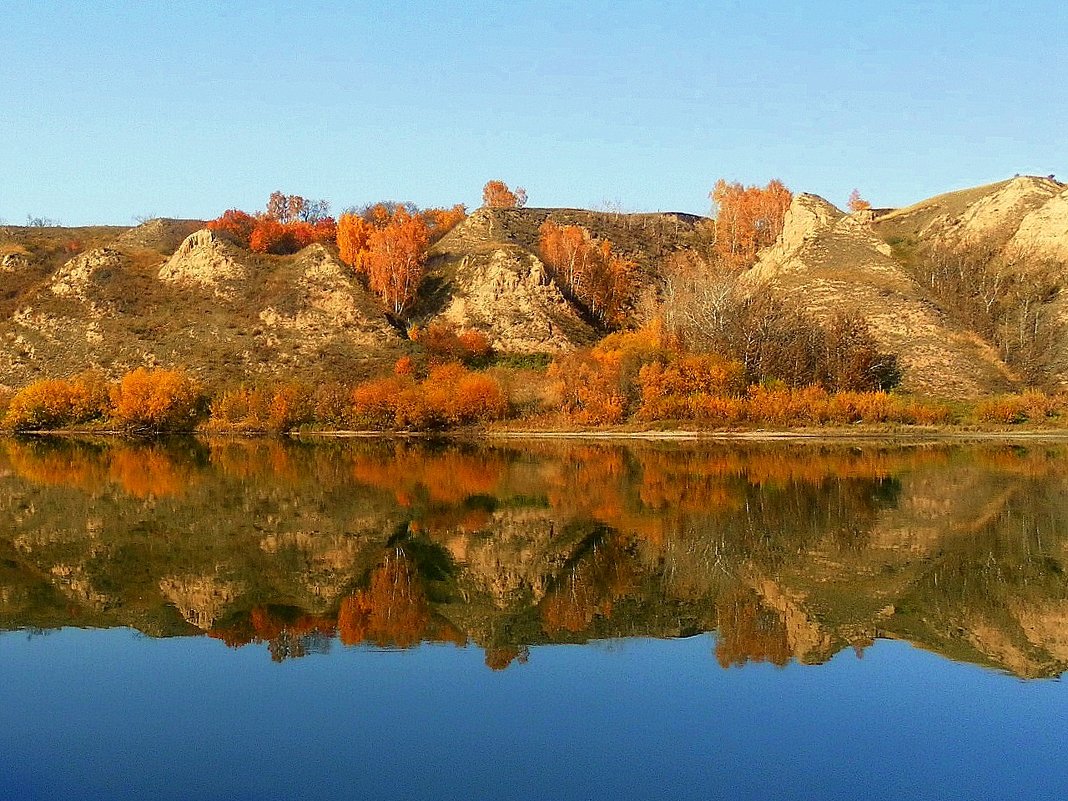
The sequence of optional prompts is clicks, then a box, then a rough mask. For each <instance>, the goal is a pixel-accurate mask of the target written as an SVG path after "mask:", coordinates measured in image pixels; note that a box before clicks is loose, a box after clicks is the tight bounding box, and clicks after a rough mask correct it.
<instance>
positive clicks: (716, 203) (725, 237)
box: [709, 178, 793, 269]
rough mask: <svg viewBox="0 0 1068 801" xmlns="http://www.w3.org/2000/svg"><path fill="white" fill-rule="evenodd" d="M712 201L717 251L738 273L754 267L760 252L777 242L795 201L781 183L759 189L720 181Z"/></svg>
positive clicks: (713, 193)
mask: <svg viewBox="0 0 1068 801" xmlns="http://www.w3.org/2000/svg"><path fill="white" fill-rule="evenodd" d="M709 197H711V199H712V204H713V213H714V217H715V226H714V232H715V242H714V250H715V252H716V254H717V255H718V256H719V257H720V259H722V260H723V262H724V263H725V264H726V265H727V266H728V267H731V268H738V269H741V268H745V267H750V266H752V265H753V264H754V263H755V262H756V257H757V253H758V252H759V251H760V249H761V248H764V247H767V246H768V245H771V244H772V243H773V242H775V239H776V238H777V237H778V236H779V234H780V233H781V232H782V225H783V220H784V219H785V217H786V210H787V209H788V208H789V207H790V201H791V200H793V194H792V193H791V192H790V190H789V189H787V188H786V187H785V186H784V185H783V183H782V181H779V180H777V179H776V180H772V181H769V182H768V184H767V186H764V187H759V186H743V185H742V184H740V183H737V182H734V183H729V182H727V181H726V180H724V179H723V178H720V179H719V180H718V181H716V186H715V187H714V188H713V189H712V191H711V192H710V193H709Z"/></svg>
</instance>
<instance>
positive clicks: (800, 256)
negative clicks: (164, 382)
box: [0, 177, 1068, 398]
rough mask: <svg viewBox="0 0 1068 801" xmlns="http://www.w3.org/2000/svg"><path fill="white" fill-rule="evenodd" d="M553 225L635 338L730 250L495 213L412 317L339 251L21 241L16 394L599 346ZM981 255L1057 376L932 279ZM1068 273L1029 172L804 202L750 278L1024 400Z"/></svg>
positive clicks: (14, 288) (201, 236)
mask: <svg viewBox="0 0 1068 801" xmlns="http://www.w3.org/2000/svg"><path fill="white" fill-rule="evenodd" d="M546 220H549V221H551V222H553V223H555V224H556V225H560V226H563V225H575V226H580V227H581V228H582V229H584V230H585V231H587V232H588V234H589V236H591V237H592V238H593V240H594V241H597V242H610V243H611V244H612V247H613V249H614V252H618V253H619V254H621V255H622V257H625V258H626V259H627V260H629V262H630V263H632V264H633V266H634V270H633V275H632V279H633V281H632V287H631V291H630V295H629V298H628V300H627V301H626V303H625V307H624V308H625V312H626V315H625V319H624V322H623V325H624V326H638V325H641V324H643V323H645V322H647V321H649V320H652V319H654V318H656V317H658V316H663V315H665V313H666V312H667V309H666V307H665V306H664V304H665V303H669V302H670V301H671V298H670V297H669V296H668V294H669V293H667V292H666V290H667V289H668V287H669V282H668V281H667V279H666V275H667V274H668V272H669V270H670V269H677V267H673V266H672V265H677V264H678V263H680V261H679V259H678V255H679V254H683V255H685V254H687V253H691V254H694V255H695V257H696V256H700V257H705V256H707V255H708V254H709V253H711V252H712V249H713V247H714V238H715V229H714V227H713V226H712V225H711V222H710V221H709V220H707V219H704V218H699V217H694V216H691V215H683V214H620V213H612V212H595V211H583V210H576V209H538V208H523V209H513V208H484V209H480V210H478V211H476V212H474V213H472V214H471V215H469V216H468V217H467V218H466V219H464V220H463V221H462V222H460V223H459V225H456V227H454V228H453V229H452V230H451V231H449V233H447V234H446V235H445V236H444V237H443V238H441V239H440V240H439V241H437V242H436V243H435V244H433V245H432V246H431V247H430V250H429V253H428V259H427V263H426V274H425V276H424V278H423V281H422V284H421V286H420V289H419V293H418V295H417V297H416V300H415V302H414V303H413V304H412V305H411V307H410V308H408V309H406V310H405V312H404V315H403V316H402V318H401V319H397V318H396V317H394V316H392V315H391V314H388V313H387V309H386V308H385V307H384V305H383V303H382V302H381V301H380V300H379V299H377V298H376V297H375V296H374V295H373V294H372V293H371V292H370V291H369V290H368V289H367V285H366V280H365V279H364V278H362V277H360V276H357V275H356V274H355V273H354V271H353V270H352V269H351V268H349V267H348V266H347V265H346V264H344V263H343V262H342V261H341V260H340V259H339V257H338V253H337V250H336V249H335V248H334V247H333V246H332V245H318V244H317V245H311V246H309V247H306V248H305V249H303V250H301V251H300V252H298V253H295V254H293V255H290V256H270V255H263V254H257V253H252V252H250V251H249V250H247V249H245V248H243V247H240V246H238V245H237V244H235V243H234V242H233V241H232V240H231V239H229V238H227V237H226V236H223V235H221V234H218V233H213V232H211V231H208V230H206V229H204V227H203V224H202V223H200V222H198V221H192V220H153V221H149V222H147V223H145V224H143V225H140V226H138V227H135V228H130V229H127V228H116V227H97V228H79V229H74V228H68V229H59V228H17V227H5V228H0V386H3V385H6V386H9V387H17V386H22V385H25V384H27V383H29V382H31V381H34V380H37V379H40V378H44V377H56V376H60V377H66V376H70V375H72V374H75V373H78V372H81V371H83V370H85V369H88V368H95V369H98V370H100V371H102V372H103V373H105V374H107V375H109V376H115V375H118V374H120V373H122V372H125V371H127V370H130V369H132V368H135V367H138V366H156V365H159V366H166V367H175V366H180V367H185V368H187V369H189V370H191V371H192V372H193V373H194V374H196V375H197V376H198V377H200V378H202V379H206V380H207V381H208V382H209V383H223V384H225V383H233V382H236V381H239V380H243V379H247V378H253V379H255V378H257V377H265V378H271V377H286V378H301V379H304V380H308V381H312V382H314V381H319V380H325V379H329V380H339V381H349V382H351V381H353V380H357V379H360V378H363V377H366V376H368V375H372V374H380V373H382V372H384V371H387V370H389V369H390V368H391V367H392V365H393V363H394V362H395V361H396V360H397V359H398V358H399V357H401V356H403V355H405V354H406V353H411V352H412V343H411V342H409V341H408V338H407V334H406V332H405V328H406V327H407V326H410V325H412V324H417V325H419V326H423V327H425V326H426V325H427V324H429V323H431V322H433V321H435V320H443V321H448V322H450V323H452V324H453V325H454V326H455V327H457V328H460V329H465V328H470V329H477V330H479V331H482V332H483V333H484V334H486V337H487V339H488V340H489V342H490V344H491V345H492V347H493V348H494V350H496V351H497V352H498V353H518V354H532V353H536V354H553V353H560V352H566V351H568V350H571V349H573V348H575V347H579V346H586V345H590V344H592V343H594V342H595V341H596V340H598V339H599V338H600V337H602V336H603V335H604V334H605V333H606V331H607V329H606V327H605V324H604V323H603V322H599V321H598V320H597V319H595V318H594V317H593V316H592V315H591V314H590V313H589V310H588V309H586V308H584V307H583V306H582V304H581V303H580V302H577V300H576V298H575V297H572V296H571V295H570V294H569V293H568V291H567V288H566V287H564V286H563V285H562V284H561V282H560V281H559V280H558V279H554V275H553V271H552V268H550V267H549V266H547V264H546V263H545V262H544V261H543V259H542V256H541V253H540V251H539V228H540V226H541V225H542V224H543V223H544V222H545V221H546ZM978 246H981V247H982V248H985V249H986V250H985V252H986V253H987V255H988V257H989V258H990V259H993V261H991V262H990V263H991V264H993V265H994V266H993V268H991V269H995V270H997V271H999V272H998V276H1001V277H1005V276H1008V277H1011V278H1012V281H1014V282H1015V285H1016V286H1017V287H1019V286H1021V285H1026V284H1027V282H1028V281H1029V280H1031V279H1032V277H1033V278H1034V281H1035V282H1036V285H1037V283H1038V282H1039V281H1040V280H1041V281H1042V282H1044V283H1042V287H1043V290H1042V291H1043V293H1044V294H1042V296H1041V297H1039V298H1037V300H1035V299H1027V302H1028V303H1030V304H1032V305H1031V306H1030V307H1029V308H1028V311H1027V314H1029V315H1030V316H1025V317H1021V318H1020V326H1023V327H1025V326H1024V324H1025V323H1026V324H1027V325H1031V324H1034V325H1035V326H1037V325H1039V323H1041V324H1042V325H1043V326H1044V329H1043V330H1044V331H1047V332H1050V333H1049V336H1048V342H1046V341H1043V343H1042V344H1041V347H1042V348H1044V349H1045V350H1047V351H1049V353H1050V354H1051V355H1050V357H1049V358H1048V359H1046V360H1045V361H1044V362H1043V364H1042V370H1041V371H1036V370H1035V369H1032V370H1031V371H1030V372H1028V371H1027V370H1025V369H1023V368H1022V367H1021V365H1020V364H1019V363H1018V362H1017V361H1014V359H1013V355H1014V354H1013V353H1012V352H1010V351H1011V349H1010V348H1008V347H1007V346H1006V345H1005V342H1004V341H1003V340H1004V337H1002V339H997V338H996V337H995V336H994V335H993V334H992V333H991V330H990V326H989V325H987V326H986V327H984V326H982V325H978V324H975V325H973V324H970V321H969V320H968V319H967V318H966V315H965V316H963V317H962V315H961V313H960V311H959V310H956V312H955V311H954V309H950V308H948V306H947V303H946V298H945V293H944V292H943V293H942V294H941V295H940V294H939V293H938V292H937V291H934V290H933V289H932V287H931V286H930V285H929V284H928V283H927V282H925V280H924V278H923V275H921V274H920V271H918V270H917V268H916V263H917V260H918V259H919V258H921V256H920V255H919V254H923V253H925V252H927V250H930V249H931V248H943V249H952V248H967V247H978ZM925 249H926V250H925ZM990 254H993V255H990ZM698 262H699V259H697V258H695V259H694V260H693V262H692V263H695V264H696V263H698ZM1050 276H1053V278H1050ZM1066 278H1068V188H1066V187H1065V186H1064V185H1063V184H1060V183H1058V182H1056V181H1054V180H1052V179H1048V178H1031V177H1018V178H1014V179H1012V180H1009V181H1003V182H1001V183H997V184H991V185H988V186H983V187H978V188H975V189H969V190H963V191H959V192H952V193H948V194H945V195H940V196H937V197H934V198H930V199H929V200H925V201H922V202H920V203H918V204H915V205H913V206H910V207H908V208H904V209H898V210H889V211H888V210H879V211H875V212H872V211H870V210H863V211H859V212H856V213H853V214H847V213H844V212H842V211H841V210H839V209H837V208H836V207H834V206H833V205H832V204H830V203H828V202H827V201H825V200H823V199H821V198H819V197H816V196H814V195H806V194H799V195H797V196H795V198H794V200H793V203H792V205H791V206H790V208H789V210H788V212H787V214H786V219H785V224H784V226H783V230H782V234H781V236H779V238H778V240H777V241H776V242H775V244H774V245H772V246H771V247H768V248H766V249H765V250H764V251H763V252H762V253H761V254H760V256H759V259H758V261H757V264H756V265H755V266H754V267H752V269H750V270H748V271H747V272H746V273H745V274H744V276H743V277H742V279H741V283H742V285H744V286H745V287H746V289H747V291H748V292H749V293H751V294H752V295H771V296H777V297H785V298H790V299H793V300H795V301H796V302H797V304H798V306H800V308H801V309H803V310H804V311H805V312H806V313H807V314H808V315H810V316H811V317H812V318H814V319H816V320H823V321H826V320H828V319H829V318H830V317H832V316H833V315H836V314H839V313H841V312H847V313H851V314H853V315H855V316H857V317H859V318H861V319H863V320H864V321H865V322H866V323H867V325H868V326H869V328H870V329H871V332H872V334H873V335H874V336H875V338H876V341H877V342H878V345H879V347H880V348H881V349H883V350H885V351H886V352H887V353H890V354H893V355H895V356H896V357H897V359H898V364H899V365H900V367H901V368H902V386H903V388H904V389H906V390H911V391H914V392H918V393H922V394H931V395H940V396H947V397H962V398H968V397H976V396H980V395H984V394H988V393H994V392H1002V391H1007V390H1012V389H1019V388H1021V387H1024V386H1026V385H1028V384H1029V383H1031V382H1033V381H1034V380H1035V376H1036V375H1038V374H1039V372H1041V376H1040V377H1042V379H1043V383H1044V384H1045V385H1046V386H1056V385H1059V384H1064V383H1066V382H1068V334H1064V333H1062V332H1068V295H1064V294H1063V293H1062V292H1061V291H1060V288H1061V283H1062V282H1063V280H1065V279H1066ZM997 280H1001V278H1000V277H998V278H997ZM1014 319H1015V318H1014ZM1010 322H1012V321H1010ZM1001 325H1002V328H1004V327H1005V326H1007V325H1009V323H1005V322H1003V323H1002V324H1001ZM1002 333H1004V332H1002ZM1032 350H1034V347H1033V348H1032Z"/></svg>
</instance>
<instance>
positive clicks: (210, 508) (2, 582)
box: [0, 440, 1068, 676]
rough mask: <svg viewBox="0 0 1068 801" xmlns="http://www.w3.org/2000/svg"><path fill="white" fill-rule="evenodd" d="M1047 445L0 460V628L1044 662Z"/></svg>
mask: <svg viewBox="0 0 1068 801" xmlns="http://www.w3.org/2000/svg"><path fill="white" fill-rule="evenodd" d="M1064 456H1065V450H1064V449H1062V448H1053V449H1050V448H1047V447H1039V448H1034V449H1030V450H1024V449H1015V448H1006V447H976V448H951V447H934V446H927V447H916V448H898V449H894V448H886V447H879V446H871V447H864V448H857V447H838V446H833V447H832V446H805V447H798V446H791V447H784V446H781V445H757V446H745V447H737V446H723V445H678V444H674V445H654V444H637V445H632V446H622V445H596V444H589V443H583V444H578V445H575V444H567V443H552V442H545V441H539V442H536V443H522V444H521V445H510V446H507V447H490V448H475V447H473V446H461V445H456V444H450V445H440V444H438V445H435V444H419V443H410V442H396V441H368V442H362V441H359V442H353V441H345V442H328V443H323V444H320V445H314V446H312V445H306V444H300V443H282V442H278V441H259V440H256V441H230V440H227V441H221V440H220V441H208V442H201V441H197V440H174V441H166V442H157V443H152V444H143V443H129V442H114V441H94V442H78V441H71V440H57V441H49V440H30V441H21V440H6V441H0V625H3V626H4V627H7V628H15V627H26V628H52V627H57V626H61V625H87V626H113V625H125V626H134V627H136V628H138V629H140V630H142V631H145V632H147V633H150V634H153V635H176V634H191V633H197V632H207V633H209V634H211V635H212V636H214V637H218V638H219V639H221V640H223V641H225V642H227V643H229V644H231V645H234V646H238V645H243V644H247V643H254V642H261V643H267V644H268V645H269V647H270V650H271V654H272V656H273V657H274V658H279V659H280V658H286V657H292V656H299V655H301V654H303V653H308V652H311V651H317V650H323V649H324V648H327V647H329V644H330V642H331V641H332V640H333V639H334V638H339V639H340V641H341V643H342V644H347V645H351V644H357V643H367V644H369V645H374V646H379V647H408V646H411V645H413V644H415V643H418V642H422V641H427V640H431V641H439V642H453V643H457V644H462V643H465V642H467V641H468V640H473V641H474V642H476V643H478V644H479V645H481V646H482V647H483V648H485V649H486V652H487V657H486V659H487V664H490V665H491V666H493V667H498V668H499V667H502V666H504V665H506V664H508V662H510V661H511V660H513V659H523V658H525V654H526V648H527V647H528V646H530V645H534V644H538V643H544V642H558V641H566V642H580V641H585V640H588V639H591V638H602V637H618V636H631V635H644V636H680V635H686V634H691V633H694V632H698V631H708V630H713V629H717V630H718V631H719V634H720V637H719V640H718V645H717V649H716V657H717V659H718V660H719V662H720V663H721V664H723V665H724V666H729V665H740V664H744V663H745V662H747V661H750V660H762V661H768V662H772V663H774V664H783V663H785V662H786V661H787V660H789V659H791V658H792V659H797V660H799V661H802V662H806V663H819V662H823V661H825V660H826V659H828V658H829V657H830V656H831V655H832V654H834V653H835V652H836V651H838V650H840V649H841V648H843V647H847V646H851V647H854V648H856V649H858V651H859V650H863V648H864V647H866V646H867V645H868V644H870V643H871V642H872V641H873V640H874V638H876V637H898V638H905V639H908V640H911V641H912V642H914V643H916V644H917V645H920V646H921V647H926V648H931V649H933V650H936V651H939V652H940V653H943V654H945V655H947V656H950V657H952V658H955V659H964V660H969V661H974V662H978V663H981V664H986V665H991V666H996V667H999V668H1002V669H1005V670H1009V671H1012V672H1013V673H1016V674H1018V675H1022V676H1048V675H1056V674H1059V673H1061V672H1063V671H1064V670H1065V669H1066V667H1068V585H1066V582H1065V578H1064V573H1063V571H1064V569H1065V566H1066V564H1068V529H1066V521H1065V503H1064V495H1065V490H1066V487H1068V481H1066V479H1068V467H1065V462H1064Z"/></svg>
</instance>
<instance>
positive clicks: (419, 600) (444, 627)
mask: <svg viewBox="0 0 1068 801" xmlns="http://www.w3.org/2000/svg"><path fill="white" fill-rule="evenodd" d="M337 627H338V634H339V635H340V638H341V642H343V643H344V644H345V645H357V644H359V643H364V642H367V643H372V644H374V645H377V646H379V647H383V648H384V647H394V648H410V647H412V646H413V645H417V644H418V643H419V642H421V641H422V640H439V641H448V642H455V643H457V644H460V645H462V644H464V643H466V642H467V638H466V637H465V636H464V635H463V633H462V632H460V631H458V630H457V629H456V628H455V627H454V626H452V625H451V624H449V623H448V622H447V621H444V620H442V619H440V618H436V617H435V616H434V615H432V613H431V609H430V599H429V597H428V595H427V588H426V584H425V581H424V579H423V577H422V576H421V575H420V572H419V569H418V566H417V563H416V560H415V558H413V556H412V554H410V553H409V550H408V549H407V548H406V547H405V546H403V545H399V544H398V545H393V546H390V548H389V549H387V551H386V554H385V556H384V557H383V559H382V561H381V562H380V563H379V565H378V566H377V567H376V568H375V569H374V570H372V571H371V575H370V577H369V579H368V583H367V587H366V589H362V590H358V591H356V592H354V593H353V594H352V595H350V596H349V597H348V598H346V599H345V600H343V601H342V602H341V609H340V610H339V611H338V618H337Z"/></svg>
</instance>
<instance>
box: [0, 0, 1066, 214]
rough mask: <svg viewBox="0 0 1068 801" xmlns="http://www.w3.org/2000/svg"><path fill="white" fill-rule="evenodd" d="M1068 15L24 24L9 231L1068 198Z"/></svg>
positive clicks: (15, 86)
mask: <svg viewBox="0 0 1068 801" xmlns="http://www.w3.org/2000/svg"><path fill="white" fill-rule="evenodd" d="M1066 37H1068V4H1066V3H1064V2H1063V0H1060V1H1058V0H1049V1H1048V2H1046V0H1029V1H1028V2H1025V3H1014V2H1005V3H997V2H993V1H992V0H991V1H990V2H968V0H958V1H957V2H944V3H934V2H929V3H921V2H889V1H888V2H882V3H870V2H860V1H859V0H854V2H848V3H836V2H799V1H797V0H792V1H791V0H780V2H759V1H758V0H737V2H709V3H696V2H637V1H635V2H627V1H626V0H608V1H607V2H555V1H554V0H540V1H539V2H519V1H518V0H496V1H495V2H485V3H476V2H435V3H432V4H431V3H420V2H408V3H398V2H385V0H380V1H379V2H315V1H314V0H312V1H311V2H303V3H268V2H259V3H243V2H229V3H206V2H205V3H198V2H178V1H177V0H171V1H170V2H148V1H147V0H142V1H140V2H119V0H79V1H76V0H72V2H64V3H61V2H45V1H44V0H0V142H2V143H3V146H2V147H0V218H3V219H6V220H7V221H8V222H9V223H23V222H25V219H26V216H27V214H32V215H35V216H46V217H51V218H55V219H58V220H60V221H62V222H63V223H66V224H69V225H78V224H87V223H115V224H128V223H130V222H131V219H132V218H133V217H135V216H143V215H161V216H183V217H201V218H206V217H213V216H215V215H217V214H218V213H220V212H221V211H223V210H224V209H226V208H230V207H235V206H236V207H240V208H245V209H248V210H253V209H257V208H261V207H262V206H263V204H264V202H265V200H266V197H267V195H268V194H269V193H270V192H271V191H272V190H274V189H281V190H283V191H284V192H287V193H297V194H302V195H305V196H308V197H315V198H318V197H324V198H327V199H329V200H330V201H331V202H332V203H333V204H334V208H335V209H338V208H342V207H345V206H350V205H362V204H363V203H366V202H370V201H376V200H382V199H397V200H411V201H414V202H415V203H417V204H419V205H420V206H433V205H451V204H453V203H457V202H462V203H466V204H467V205H468V206H469V207H475V206H477V205H479V202H480V197H481V187H482V184H483V183H485V181H486V180H488V179H490V178H501V179H503V180H505V181H507V182H508V183H509V184H511V185H513V186H514V185H517V184H518V185H521V186H525V187H526V188H527V190H528V192H529V195H530V205H534V206H586V207H598V206H603V205H604V204H605V203H606V202H607V203H611V204H613V205H617V206H619V207H621V208H623V209H624V210H633V211H641V210H658V209H660V210H679V211H691V212H697V213H707V211H708V198H707V195H708V192H709V190H710V189H711V187H712V185H713V184H714V183H715V181H716V179H717V178H719V177H726V178H729V179H733V180H740V181H743V182H745V183H764V182H766V181H767V180H768V179H770V178H774V177H778V178H781V179H782V180H784V181H785V182H786V184H787V185H788V186H790V187H791V188H792V189H794V190H795V191H807V192H814V193H816V194H819V195H823V196H825V197H827V198H828V199H830V200H832V201H833V202H835V203H837V204H838V205H843V204H844V203H845V201H846V198H847V196H848V194H849V191H850V189H852V188H853V187H854V186H855V187H859V188H860V190H861V192H862V194H863V195H864V196H865V197H867V198H868V199H869V200H871V201H872V202H873V203H874V204H875V205H877V206H883V205H885V206H894V205H904V204H907V203H910V202H914V201H916V200H919V199H921V198H923V197H926V196H928V195H931V194H935V193H938V192H942V191H946V190H949V189H955V188H961V187H965V186H971V185H976V184H981V183H987V182H991V181H996V180H1001V179H1003V178H1008V177H1011V176H1012V175H1013V174H1015V173H1031V174H1042V175H1046V174H1049V173H1059V174H1060V175H1059V177H1061V178H1062V179H1063V178H1065V177H1068V48H1066V47H1065V40H1066Z"/></svg>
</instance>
